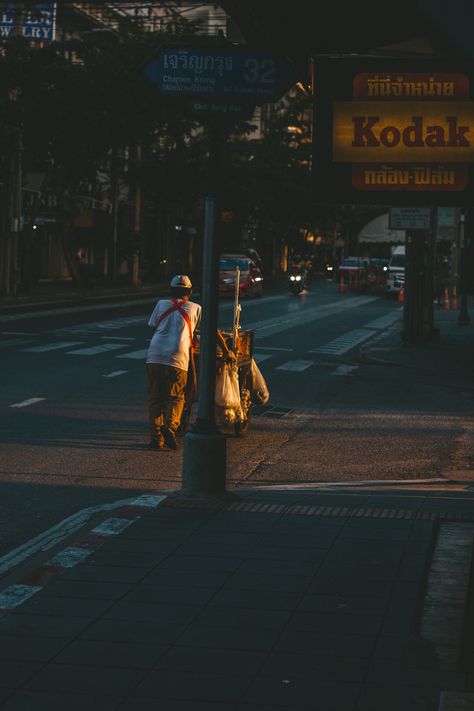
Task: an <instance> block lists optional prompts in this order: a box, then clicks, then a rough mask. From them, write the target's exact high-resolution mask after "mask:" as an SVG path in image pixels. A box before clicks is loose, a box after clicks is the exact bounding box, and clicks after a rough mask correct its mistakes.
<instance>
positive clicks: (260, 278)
mask: <svg viewBox="0 0 474 711" xmlns="http://www.w3.org/2000/svg"><path fill="white" fill-rule="evenodd" d="M254 281H263V278H262V277H255V279H254Z"/></svg>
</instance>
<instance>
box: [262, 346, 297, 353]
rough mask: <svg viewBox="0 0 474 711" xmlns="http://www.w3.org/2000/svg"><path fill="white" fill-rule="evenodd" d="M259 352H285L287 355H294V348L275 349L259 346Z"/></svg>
mask: <svg viewBox="0 0 474 711" xmlns="http://www.w3.org/2000/svg"><path fill="white" fill-rule="evenodd" d="M258 349H259V351H284V352H285V353H293V351H294V350H295V349H294V348H275V347H274V346H259V347H258Z"/></svg>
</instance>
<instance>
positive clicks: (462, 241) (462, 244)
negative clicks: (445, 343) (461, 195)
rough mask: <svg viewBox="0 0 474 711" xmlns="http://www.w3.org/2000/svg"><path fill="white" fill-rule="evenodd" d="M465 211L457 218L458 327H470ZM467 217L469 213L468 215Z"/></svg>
mask: <svg viewBox="0 0 474 711" xmlns="http://www.w3.org/2000/svg"><path fill="white" fill-rule="evenodd" d="M465 212H467V211H466V210H461V214H460V216H459V252H460V254H459V260H460V275H459V276H460V278H459V288H460V292H461V294H460V299H461V305H460V310H459V316H458V326H470V324H471V319H470V318H469V312H468V309H467V282H468V276H469V265H468V263H467V258H468V250H467V239H466V234H465V228H466V224H465V223H466V215H465ZM468 217H469V213H468ZM468 225H469V229H470V228H471V225H470V221H468Z"/></svg>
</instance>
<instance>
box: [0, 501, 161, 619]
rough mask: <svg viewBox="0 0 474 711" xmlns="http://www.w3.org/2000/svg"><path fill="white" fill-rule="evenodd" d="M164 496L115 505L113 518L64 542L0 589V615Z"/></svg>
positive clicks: (82, 557)
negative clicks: (80, 535)
mask: <svg viewBox="0 0 474 711" xmlns="http://www.w3.org/2000/svg"><path fill="white" fill-rule="evenodd" d="M164 499H166V496H155V495H149V494H144V495H143V496H139V497H138V498H137V499H135V500H133V501H131V502H130V504H129V505H126V506H123V507H122V508H120V509H117V511H115V512H114V516H113V517H112V518H108V519H105V521H102V522H101V523H100V524H98V525H97V526H96V527H95V528H93V529H92V530H90V531H89V532H88V533H86V534H85V535H83V536H82V537H81V538H79V540H78V541H76V542H75V543H74V544H73V545H70V546H67V547H66V548H64V549H63V550H62V551H59V552H58V553H56V554H55V555H54V556H53V557H52V558H50V559H49V560H47V561H46V562H45V563H44V564H43V565H41V566H39V567H38V568H35V569H34V570H32V571H30V572H29V573H28V574H27V575H25V576H24V577H23V578H21V579H20V580H19V581H18V583H15V584H13V585H9V586H8V587H7V588H5V589H4V590H3V591H2V592H0V618H2V617H4V616H5V615H7V614H8V613H9V612H11V611H12V610H14V609H16V608H17V607H19V606H20V605H22V604H23V603H24V602H26V601H27V600H29V599H30V598H31V597H32V596H33V595H35V594H36V593H37V592H39V591H40V590H42V589H43V588H44V587H45V585H47V584H48V583H50V582H52V581H53V580H56V579H57V578H58V577H60V576H61V575H62V574H63V573H64V572H66V570H70V569H71V568H74V566H76V565H77V564H78V563H82V562H83V561H84V560H85V559H86V558H87V557H88V556H89V555H90V554H91V553H93V552H94V551H96V550H97V549H98V548H100V547H101V546H103V545H104V543H105V542H106V541H107V540H108V539H109V538H110V537H111V536H117V535H119V534H120V533H122V531H124V530H125V529H126V528H128V527H129V526H131V524H132V523H134V522H135V521H138V520H139V519H140V518H141V517H142V515H143V514H144V513H145V512H146V511H149V510H151V509H155V508H157V507H158V506H159V504H160V503H161V502H162V501H163V500H164Z"/></svg>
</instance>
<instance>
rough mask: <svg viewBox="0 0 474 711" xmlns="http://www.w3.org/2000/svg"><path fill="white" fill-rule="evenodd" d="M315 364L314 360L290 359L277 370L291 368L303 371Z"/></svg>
mask: <svg viewBox="0 0 474 711" xmlns="http://www.w3.org/2000/svg"><path fill="white" fill-rule="evenodd" d="M312 365H314V360H289V361H288V362H287V363H283V364H282V365H279V366H278V368H275V370H291V371H295V372H301V371H303V370H306V369H307V368H310V367H311V366H312Z"/></svg>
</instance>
